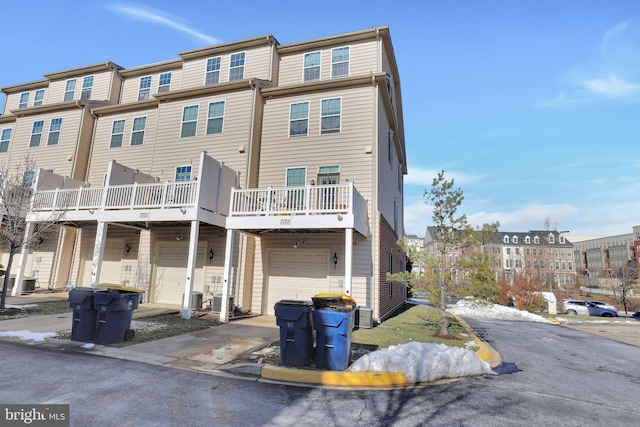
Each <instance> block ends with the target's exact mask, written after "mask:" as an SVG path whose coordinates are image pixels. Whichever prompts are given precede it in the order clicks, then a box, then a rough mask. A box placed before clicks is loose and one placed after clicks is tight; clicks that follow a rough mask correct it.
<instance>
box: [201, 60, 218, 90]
mask: <svg viewBox="0 0 640 427" xmlns="http://www.w3.org/2000/svg"><path fill="white" fill-rule="evenodd" d="M219 81H220V57H219V56H216V57H215V58H209V59H207V71H206V74H205V78H204V84H206V85H211V84H215V83H218V82H219Z"/></svg>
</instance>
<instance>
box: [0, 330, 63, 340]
mask: <svg viewBox="0 0 640 427" xmlns="http://www.w3.org/2000/svg"><path fill="white" fill-rule="evenodd" d="M56 335H57V334H56V333H55V332H31V331H0V337H12V338H19V339H20V340H22V341H35V342H42V341H44V340H45V339H47V338H52V337H55V336H56Z"/></svg>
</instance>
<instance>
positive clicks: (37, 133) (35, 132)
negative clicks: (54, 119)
mask: <svg viewBox="0 0 640 427" xmlns="http://www.w3.org/2000/svg"><path fill="white" fill-rule="evenodd" d="M42 128H44V120H38V121H35V122H33V127H32V128H31V139H30V140H29V147H38V146H39V145H40V140H41V139H42Z"/></svg>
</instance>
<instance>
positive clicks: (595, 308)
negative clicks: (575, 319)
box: [560, 299, 618, 317]
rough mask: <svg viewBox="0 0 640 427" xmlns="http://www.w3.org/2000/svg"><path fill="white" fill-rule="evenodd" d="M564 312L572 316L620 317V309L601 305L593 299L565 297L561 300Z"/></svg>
mask: <svg viewBox="0 0 640 427" xmlns="http://www.w3.org/2000/svg"><path fill="white" fill-rule="evenodd" d="M560 307H561V311H562V313H563V314H568V315H570V316H575V315H578V314H579V315H581V316H602V317H618V311H617V310H612V309H610V308H606V307H601V306H599V305H597V304H594V303H593V302H591V301H584V300H575V299H563V300H562V301H561V302H560Z"/></svg>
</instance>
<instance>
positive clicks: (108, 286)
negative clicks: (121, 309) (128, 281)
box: [96, 283, 142, 292]
mask: <svg viewBox="0 0 640 427" xmlns="http://www.w3.org/2000/svg"><path fill="white" fill-rule="evenodd" d="M96 288H101V289H107V290H109V291H117V292H142V291H141V290H140V289H136V288H132V287H131V286H125V285H117V284H114V283H100V284H99V285H98V286H96Z"/></svg>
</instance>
